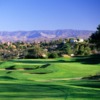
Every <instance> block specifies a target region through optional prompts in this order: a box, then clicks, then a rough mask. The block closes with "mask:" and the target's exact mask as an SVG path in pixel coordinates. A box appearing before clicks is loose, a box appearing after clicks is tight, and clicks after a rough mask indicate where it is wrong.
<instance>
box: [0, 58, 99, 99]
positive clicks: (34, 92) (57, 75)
mask: <svg viewBox="0 0 100 100" xmlns="http://www.w3.org/2000/svg"><path fill="white" fill-rule="evenodd" d="M97 74H99V75H100V57H99V56H96V57H95V56H93V57H73V58H55V59H14V60H9V61H1V62H0V100H100V77H99V78H97V79H95V78H94V79H88V78H86V77H90V76H94V75H97Z"/></svg>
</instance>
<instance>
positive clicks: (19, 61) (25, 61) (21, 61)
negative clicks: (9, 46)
mask: <svg viewBox="0 0 100 100" xmlns="http://www.w3.org/2000/svg"><path fill="white" fill-rule="evenodd" d="M12 62H18V63H32V64H35V63H37V64H45V63H47V64H49V63H66V61H65V60H57V61H55V60H52V61H45V60H44V61H40V60H38V59H37V61H36V60H35V61H34V60H33V61H27V60H24V61H23V60H18V61H12Z"/></svg>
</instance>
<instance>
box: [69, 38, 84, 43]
mask: <svg viewBox="0 0 100 100" xmlns="http://www.w3.org/2000/svg"><path fill="white" fill-rule="evenodd" d="M81 42H84V39H70V43H81Z"/></svg>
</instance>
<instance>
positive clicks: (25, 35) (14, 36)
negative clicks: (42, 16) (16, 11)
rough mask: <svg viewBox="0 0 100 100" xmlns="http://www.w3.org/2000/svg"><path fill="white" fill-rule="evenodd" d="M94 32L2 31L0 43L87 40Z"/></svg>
mask: <svg viewBox="0 0 100 100" xmlns="http://www.w3.org/2000/svg"><path fill="white" fill-rule="evenodd" d="M93 32H94V31H90V30H73V29H60V30H33V31H12V32H10V31H0V41H1V42H2V41H4V42H8V41H11V42H15V41H30V42H31V41H44V40H46V41H49V40H54V39H60V38H83V39H87V38H88V37H89V36H90V35H91V34H92V33H93Z"/></svg>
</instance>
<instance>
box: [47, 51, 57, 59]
mask: <svg viewBox="0 0 100 100" xmlns="http://www.w3.org/2000/svg"><path fill="white" fill-rule="evenodd" d="M57 57H59V56H58V54H57V52H51V53H49V54H48V58H57Z"/></svg>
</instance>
